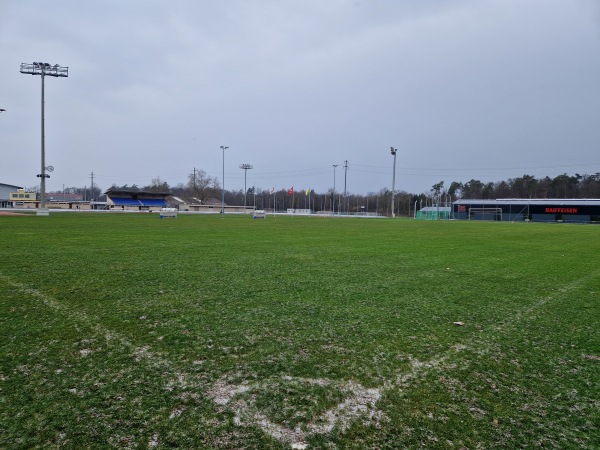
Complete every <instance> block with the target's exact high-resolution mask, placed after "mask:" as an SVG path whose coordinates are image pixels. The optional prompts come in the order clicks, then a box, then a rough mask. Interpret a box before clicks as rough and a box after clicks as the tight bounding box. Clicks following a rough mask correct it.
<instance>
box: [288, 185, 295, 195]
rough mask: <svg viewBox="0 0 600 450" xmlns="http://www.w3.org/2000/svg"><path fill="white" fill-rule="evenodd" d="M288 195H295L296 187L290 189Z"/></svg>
mask: <svg viewBox="0 0 600 450" xmlns="http://www.w3.org/2000/svg"><path fill="white" fill-rule="evenodd" d="M288 195H294V186H292V187H291V188H289V189H288Z"/></svg>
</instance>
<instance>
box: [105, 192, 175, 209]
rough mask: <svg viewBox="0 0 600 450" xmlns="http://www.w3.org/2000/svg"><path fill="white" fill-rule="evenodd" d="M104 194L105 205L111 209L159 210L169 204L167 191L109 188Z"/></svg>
mask: <svg viewBox="0 0 600 450" xmlns="http://www.w3.org/2000/svg"><path fill="white" fill-rule="evenodd" d="M105 195H106V207H107V209H110V210H113V211H115V210H116V211H160V209H161V208H166V207H168V206H169V205H168V204H167V202H166V200H165V198H166V197H167V196H168V195H169V193H168V192H149V191H138V190H126V189H109V190H108V191H106V192H105Z"/></svg>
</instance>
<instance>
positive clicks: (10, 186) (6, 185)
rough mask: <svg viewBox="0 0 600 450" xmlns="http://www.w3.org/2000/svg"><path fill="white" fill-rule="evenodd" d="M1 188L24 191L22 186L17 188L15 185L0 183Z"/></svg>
mask: <svg viewBox="0 0 600 450" xmlns="http://www.w3.org/2000/svg"><path fill="white" fill-rule="evenodd" d="M0 186H2V187H7V188H12V189H23V188H22V187H21V186H16V185H14V184H6V183H0Z"/></svg>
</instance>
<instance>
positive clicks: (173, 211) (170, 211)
mask: <svg viewBox="0 0 600 450" xmlns="http://www.w3.org/2000/svg"><path fill="white" fill-rule="evenodd" d="M160 218H161V219H177V208H161V210H160Z"/></svg>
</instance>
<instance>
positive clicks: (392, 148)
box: [390, 147, 398, 155]
mask: <svg viewBox="0 0 600 450" xmlns="http://www.w3.org/2000/svg"><path fill="white" fill-rule="evenodd" d="M390 149H391V150H390V153H391V154H392V155H395V154H396V152H397V151H398V149H397V148H394V147H390Z"/></svg>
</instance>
